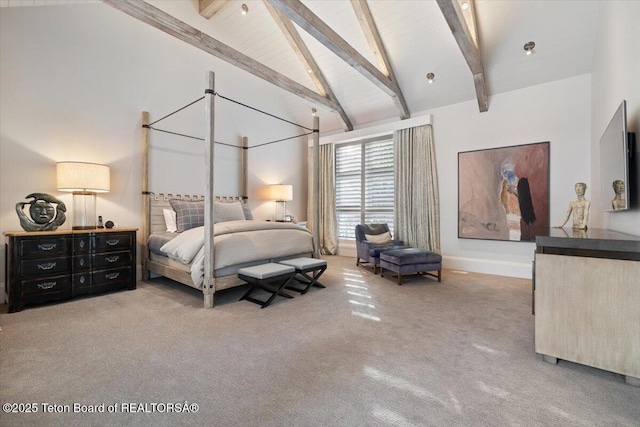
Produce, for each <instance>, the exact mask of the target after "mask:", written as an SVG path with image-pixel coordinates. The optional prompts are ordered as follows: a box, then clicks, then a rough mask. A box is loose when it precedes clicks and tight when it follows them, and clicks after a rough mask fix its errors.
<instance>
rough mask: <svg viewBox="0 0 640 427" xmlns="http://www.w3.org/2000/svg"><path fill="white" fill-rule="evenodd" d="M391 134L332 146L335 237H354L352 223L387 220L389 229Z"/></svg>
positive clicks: (385, 221) (391, 209)
mask: <svg viewBox="0 0 640 427" xmlns="http://www.w3.org/2000/svg"><path fill="white" fill-rule="evenodd" d="M393 206H394V188H393V138H392V136H391V135H387V136H385V137H382V138H376V139H370V140H364V141H360V142H357V143H352V144H343V145H337V146H336V213H337V216H338V238H340V239H348V240H355V227H356V225H358V224H363V223H387V224H388V225H389V229H390V230H391V232H392V233H393Z"/></svg>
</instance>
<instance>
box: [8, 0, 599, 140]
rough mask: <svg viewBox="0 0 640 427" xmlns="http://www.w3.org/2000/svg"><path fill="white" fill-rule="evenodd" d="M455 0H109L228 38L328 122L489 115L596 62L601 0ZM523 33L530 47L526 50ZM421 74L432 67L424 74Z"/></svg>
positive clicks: (215, 43)
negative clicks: (466, 112)
mask: <svg viewBox="0 0 640 427" xmlns="http://www.w3.org/2000/svg"><path fill="white" fill-rule="evenodd" d="M462 1H463V0H437V1H436V0H433V1H431V0H395V1H393V0H368V1H364V0H354V1H350V0H304V1H302V2H299V1H297V0H269V2H268V3H264V2H263V1H262V0H260V1H258V0H244V1H240V0H187V1H185V0H181V1H172V0H148V1H147V2H146V3H145V2H142V1H138V0H124V1H122V0H105V1H104V3H106V4H110V5H112V6H114V7H116V8H118V9H121V10H123V11H124V12H126V13H129V14H132V15H133V16H136V13H138V14H140V13H141V14H142V15H145V14H149V15H155V16H156V17H158V16H160V17H161V18H162V19H160V20H161V21H163V22H165V21H166V20H164V17H165V15H169V17H170V18H173V19H175V20H178V21H181V22H180V24H181V25H183V26H178V27H176V25H177V24H173V23H172V24H171V25H170V26H171V29H172V30H173V31H175V30H176V28H178V30H179V31H187V32H188V31H191V30H188V28H189V27H192V29H195V30H197V31H200V32H202V33H203V34H204V36H202V37H200V36H199V35H198V34H196V35H195V37H194V42H198V41H202V39H204V41H205V42H208V45H207V43H205V45H207V46H208V49H209V50H207V49H204V50H207V51H209V52H210V53H212V54H216V55H217V56H220V55H221V54H220V53H219V50H220V49H219V48H220V46H223V47H224V49H222V51H223V54H222V56H224V55H230V53H229V52H231V57H232V61H231V62H232V63H233V61H241V62H243V61H245V65H244V66H242V65H240V67H241V68H243V69H245V70H247V71H250V72H252V70H253V71H255V70H259V71H260V75H261V77H265V73H266V74H267V76H266V77H265V78H266V79H267V80H271V82H272V83H274V84H276V85H278V86H280V87H283V88H284V89H283V90H289V91H293V92H295V93H296V94H297V95H298V96H299V97H298V98H296V100H295V101H293V102H294V103H295V104H296V105H295V108H294V109H293V111H294V113H293V114H294V116H296V119H298V120H304V121H308V117H309V114H311V108H316V109H317V110H318V114H320V116H321V118H322V130H323V132H326V131H330V130H338V129H343V130H346V129H348V128H351V127H354V126H355V127H357V126H358V125H363V124H365V123H370V122H374V121H379V120H392V119H400V118H406V117H408V116H411V115H414V116H415V115H416V114H418V113H421V112H424V111H428V110H431V109H433V108H437V107H441V106H445V105H450V104H454V103H458V102H462V101H468V100H476V102H477V103H478V114H486V113H482V111H487V110H488V111H489V112H490V111H491V95H494V94H498V93H502V92H506V91H510V90H515V89H520V88H523V87H528V86H533V85H537V84H541V83H545V82H549V81H553V80H558V79H563V78H567V77H572V76H576V75H580V74H586V73H589V72H590V71H591V67H592V57H593V46H594V42H595V35H596V15H597V13H598V8H599V2H597V1H546V0H543V1H536V0H529V1H517V0H504V1H503V0H475V2H471V4H470V6H471V7H470V8H469V9H468V10H462V7H461V3H462ZM69 3H78V4H82V3H87V1H83V0H64V1H63V0H0V6H4V7H6V6H38V5H46V4H69ZM243 4H245V5H246V6H247V8H248V12H247V13H246V14H242V5H243ZM149 6H151V7H149ZM127 8H129V11H127V10H126V9H127ZM131 10H134V12H131ZM136 10H137V11H138V12H135V11H136ZM212 10H213V11H214V13H213V14H211V11H212ZM140 11H142V12H140ZM201 11H202V14H201ZM207 12H209V13H207ZM203 15H205V16H209V15H212V16H211V17H210V18H207V17H205V16H203ZM470 16H471V17H473V16H475V22H473V21H472V20H470V19H471V18H470ZM136 17H137V18H138V19H142V20H144V19H143V17H141V16H136ZM474 24H475V30H474V28H473V27H474ZM152 25H154V26H156V27H158V25H157V22H156V23H155V24H154V23H152ZM161 26H162V25H160V27H161ZM161 29H162V28H161ZM164 31H167V30H166V29H164ZM197 31H196V32H197ZM376 32H377V35H378V38H377V40H376ZM476 32H477V42H476V41H475V40H474V39H475V37H474V36H476ZM183 40H184V38H183ZM376 41H377V45H376ZM529 41H534V42H535V44H536V46H535V49H534V51H533V54H532V55H525V51H524V49H523V46H524V44H525V43H527V42H529ZM188 42H190V41H188ZM207 46H205V47H207ZM201 48H202V47H201ZM226 48H230V50H225V49H226ZM236 52H237V53H239V55H238V54H236ZM385 52H386V56H387V59H386V62H385V59H384V53H385ZM247 58H248V59H247ZM246 61H248V62H246ZM236 65H238V64H236ZM264 70H268V71H264ZM309 70H311V73H310V72H309ZM427 73H434V75H435V79H434V81H433V83H431V84H430V83H428V81H427V78H426V75H427ZM283 82H284V83H283ZM285 83H287V85H285ZM289 83H290V85H288V84H289ZM285 86H286V87H285ZM291 87H293V88H294V89H293V90H292V89H291ZM487 95H488V96H487Z"/></svg>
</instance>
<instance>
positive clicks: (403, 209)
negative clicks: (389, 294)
mask: <svg viewBox="0 0 640 427" xmlns="http://www.w3.org/2000/svg"><path fill="white" fill-rule="evenodd" d="M393 151H394V165H393V166H394V186H395V226H394V227H395V235H396V238H397V239H400V240H404V242H405V245H409V246H412V247H414V248H422V249H428V250H430V251H433V252H437V253H440V197H439V194H438V171H437V169H436V155H435V145H434V143H433V130H432V128H431V125H425V126H418V127H415V128H409V129H401V130H399V131H395V132H394V133H393Z"/></svg>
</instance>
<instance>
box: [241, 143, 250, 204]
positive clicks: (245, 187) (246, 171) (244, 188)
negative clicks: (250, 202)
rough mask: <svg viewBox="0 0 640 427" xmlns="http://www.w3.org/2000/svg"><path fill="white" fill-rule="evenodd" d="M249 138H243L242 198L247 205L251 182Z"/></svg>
mask: <svg viewBox="0 0 640 427" xmlns="http://www.w3.org/2000/svg"><path fill="white" fill-rule="evenodd" d="M248 164H249V138H247V137H246V136H243V137H242V181H241V182H240V195H241V196H242V199H243V200H242V203H245V202H246V200H247V198H248V197H249V191H248V182H249V167H248Z"/></svg>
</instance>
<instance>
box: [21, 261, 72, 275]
mask: <svg viewBox="0 0 640 427" xmlns="http://www.w3.org/2000/svg"><path fill="white" fill-rule="evenodd" d="M20 272H21V274H22V275H23V276H55V275H59V274H60V273H67V272H69V258H68V257H67V258H47V259H29V260H24V261H20Z"/></svg>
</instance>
